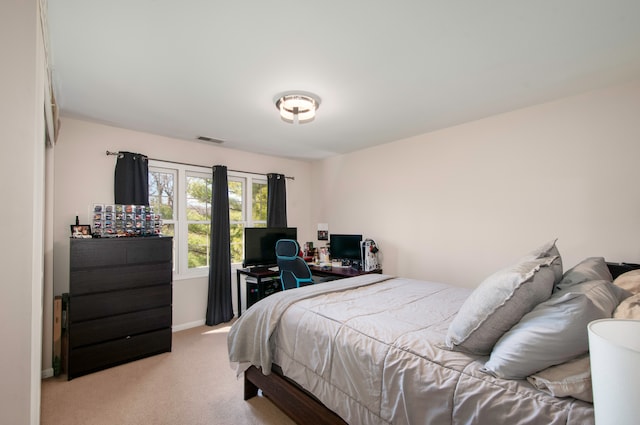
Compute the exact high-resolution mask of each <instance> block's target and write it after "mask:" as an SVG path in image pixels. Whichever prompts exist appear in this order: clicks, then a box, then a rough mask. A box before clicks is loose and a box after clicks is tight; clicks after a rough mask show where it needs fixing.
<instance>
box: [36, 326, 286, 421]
mask: <svg viewBox="0 0 640 425" xmlns="http://www.w3.org/2000/svg"><path fill="white" fill-rule="evenodd" d="M228 329H229V325H228V324H223V325H219V326H216V327H209V326H201V327H197V328H192V329H188V330H185V331H181V332H176V333H174V334H173V347H172V348H173V350H172V352H171V353H165V354H160V355H157V356H153V357H149V358H146V359H143V360H138V361H135V362H132V363H127V364H124V365H121V366H117V367H113V368H110V369H107V370H103V371H100V372H96V373H92V374H90V375H86V376H82V377H79V378H75V379H73V380H71V381H67V380H66V376H60V377H56V378H49V379H45V380H43V381H42V411H41V424H42V425H58V424H64V425H102V424H105V425H106V424H109V425H113V424H119V425H134V424H144V425H164V424H167V425H169V424H171V425H177V424H180V425H198V424H203V425H204V424H207V425H226V424H229V425H239V424H242V425H244V424H247V425H250V424H267V425H269V424H273V425H276V424H277V425H290V424H293V422H292V421H291V419H289V417H287V416H286V415H285V414H284V413H282V412H281V411H280V410H278V408H276V407H275V406H274V405H273V404H272V403H271V402H270V401H269V400H268V399H266V398H264V397H254V398H253V399H251V400H248V401H244V400H243V399H242V394H243V380H242V376H241V377H240V378H238V379H236V376H235V371H234V370H232V369H231V367H230V366H229V360H228V357H227V332H228Z"/></svg>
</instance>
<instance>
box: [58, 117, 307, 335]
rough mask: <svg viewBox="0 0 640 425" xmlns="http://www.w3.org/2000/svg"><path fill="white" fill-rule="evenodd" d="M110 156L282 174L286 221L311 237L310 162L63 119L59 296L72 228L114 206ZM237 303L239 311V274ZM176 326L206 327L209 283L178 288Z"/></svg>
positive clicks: (65, 283)
mask: <svg viewBox="0 0 640 425" xmlns="http://www.w3.org/2000/svg"><path fill="white" fill-rule="evenodd" d="M107 150H109V151H119V150H123V151H131V152H140V153H143V154H145V155H147V156H148V157H149V158H155V159H166V160H171V161H178V162H186V163H191V164H198V165H205V166H212V165H216V164H222V165H226V166H227V167H228V168H229V169H233V170H242V171H253V172H258V173H269V172H279V173H283V174H286V175H287V176H293V177H295V180H294V181H291V180H287V198H288V203H287V218H288V224H289V225H290V226H294V227H298V231H299V236H300V239H303V240H307V238H309V237H311V235H312V231H313V229H312V228H311V226H310V217H311V209H310V208H311V207H310V198H311V192H310V190H309V189H310V187H311V165H310V163H309V162H305V161H296V160H290V159H283V158H276V157H271V156H265V155H257V154H252V153H247V152H241V151H236V150H231V149H225V148H223V147H219V146H216V145H209V144H205V143H201V142H197V141H185V140H177V139H171V138H166V137H160V136H156V135H152V134H148V133H140V132H135V131H130V130H125V129H122V128H116V127H110V126H106V125H101V124H96V123H91V122H87V121H82V120H77V119H71V118H63V120H62V125H61V131H60V137H59V139H58V143H57V145H56V151H55V178H54V181H55V193H54V199H55V207H54V287H55V289H54V292H55V294H56V295H57V294H61V293H64V292H67V291H68V289H69V225H70V224H72V223H74V222H75V216H76V213H77V214H78V215H79V216H80V219H81V221H84V222H86V221H87V220H88V211H89V208H90V207H91V206H92V205H93V204H94V203H112V202H113V173H114V167H115V161H116V159H115V157H114V156H106V155H105V152H106V151H107ZM232 278H233V283H234V284H233V300H234V308H235V305H236V303H235V300H236V297H235V273H233V275H232ZM173 293H174V296H173V315H174V316H173V324H174V329H181V328H183V327H188V326H191V325H194V324H198V323H204V317H205V313H206V300H207V278H206V277H205V278H194V279H183V280H176V281H174V285H173Z"/></svg>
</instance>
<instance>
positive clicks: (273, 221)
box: [267, 173, 287, 227]
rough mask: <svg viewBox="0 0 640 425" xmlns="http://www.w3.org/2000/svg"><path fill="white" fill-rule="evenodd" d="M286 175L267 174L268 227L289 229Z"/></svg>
mask: <svg viewBox="0 0 640 425" xmlns="http://www.w3.org/2000/svg"><path fill="white" fill-rule="evenodd" d="M285 180H286V177H285V176H284V174H275V173H271V174H267V227H287V185H286V182H285Z"/></svg>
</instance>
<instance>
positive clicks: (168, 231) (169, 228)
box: [161, 223, 178, 272]
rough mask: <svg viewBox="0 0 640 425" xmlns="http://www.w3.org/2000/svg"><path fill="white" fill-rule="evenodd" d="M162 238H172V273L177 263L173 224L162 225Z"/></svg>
mask: <svg viewBox="0 0 640 425" xmlns="http://www.w3.org/2000/svg"><path fill="white" fill-rule="evenodd" d="M161 232H162V236H171V237H173V248H172V252H173V257H172V258H173V271H174V272H175V271H176V263H177V261H178V257H177V256H176V243H177V242H178V241H176V232H175V226H174V224H173V223H162V230H161Z"/></svg>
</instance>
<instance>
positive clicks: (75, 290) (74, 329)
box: [67, 237, 173, 379]
mask: <svg viewBox="0 0 640 425" xmlns="http://www.w3.org/2000/svg"><path fill="white" fill-rule="evenodd" d="M172 246H173V242H172V238H170V237H148V238H117V239H116V238H113V239H111V238H103V239H71V252H70V275H69V310H68V332H69V333H68V336H69V355H68V365H67V371H68V379H73V378H75V377H78V376H81V375H85V374H87V373H91V372H95V371H98V370H101V369H105V368H108V367H111V366H115V365H118V364H122V363H126V362H129V361H132V360H137V359H141V358H143V357H148V356H152V355H154V354H159V353H163V352H167V351H171V323H172V312H171V303H172V287H171V281H172V249H173V248H172Z"/></svg>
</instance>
